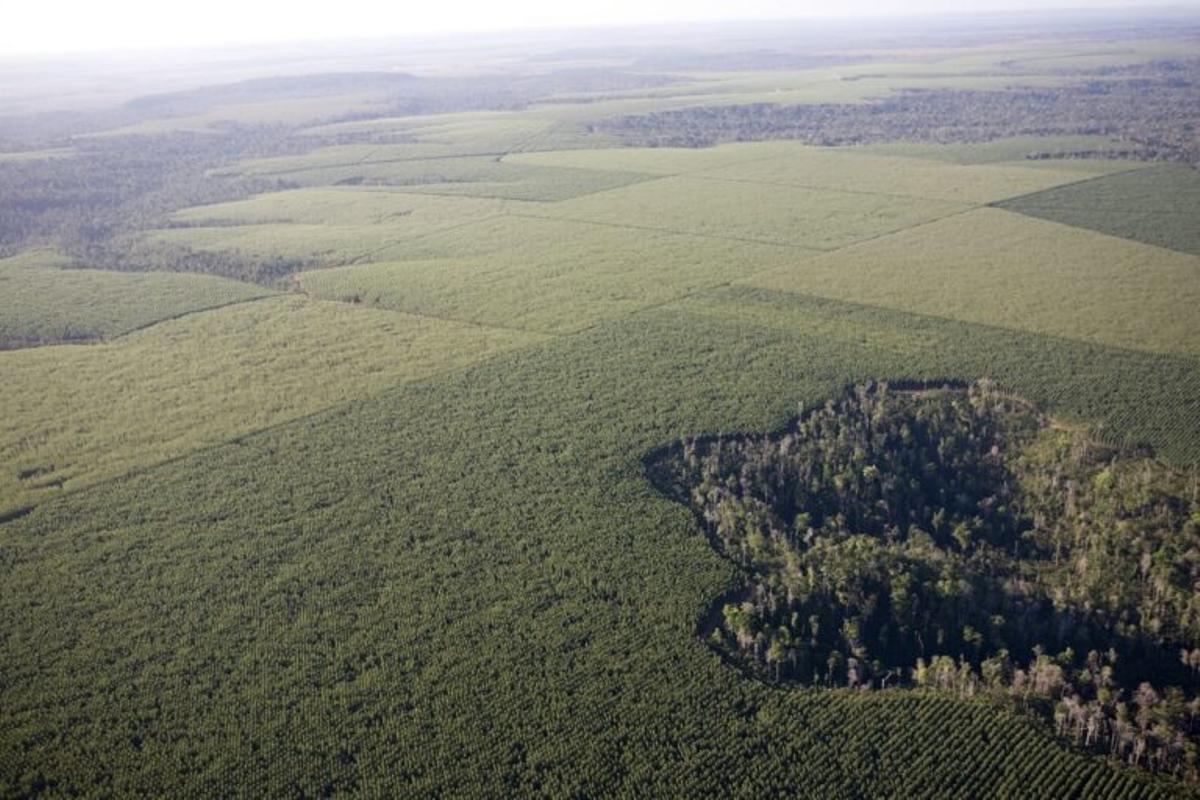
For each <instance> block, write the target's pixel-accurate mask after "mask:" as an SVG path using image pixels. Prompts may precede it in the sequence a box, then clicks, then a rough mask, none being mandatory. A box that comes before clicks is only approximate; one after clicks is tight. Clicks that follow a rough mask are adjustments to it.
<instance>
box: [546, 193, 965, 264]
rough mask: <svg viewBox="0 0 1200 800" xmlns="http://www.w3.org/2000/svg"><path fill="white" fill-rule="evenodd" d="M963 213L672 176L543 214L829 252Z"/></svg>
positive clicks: (934, 203)
mask: <svg viewBox="0 0 1200 800" xmlns="http://www.w3.org/2000/svg"><path fill="white" fill-rule="evenodd" d="M964 208H966V206H964V205H962V204H959V203H953V202H949V201H945V200H913V199H910V198H896V197H885V196H882V195H871V194H860V193H857V192H843V191H838V190H834V189H819V190H818V189H802V188H797V187H793V186H782V185H775V184H761V183H734V182H728V181H709V180H702V179H698V178H691V177H678V178H663V179H662V180H657V181H651V182H648V183H643V184H638V185H634V186H628V187H625V188H623V189H619V190H614V191H611V192H604V193H603V194H597V195H593V196H590V197H581V198H578V199H576V200H569V201H566V202H562V203H557V204H555V205H554V206H551V207H549V208H547V209H546V213H547V214H549V215H552V216H556V217H560V218H563V219H575V220H586V221H589V222H601V223H606V224H610V225H620V226H628V227H630V228H641V227H646V228H653V229H655V230H664V231H676V232H682V233H692V234H696V235H699V236H715V237H721V238H727V239H735V240H736V239H741V240H749V241H756V242H764V243H772V244H787V245H796V246H799V247H805V248H811V249H831V248H835V247H841V246H844V245H847V244H850V243H852V242H854V241H857V240H860V239H866V238H870V237H873V236H880V235H883V234H886V233H891V232H893V231H897V230H901V229H904V228H907V227H910V226H912V225H916V224H919V223H922V222H928V221H931V220H934V219H937V218H939V217H945V216H949V215H951V214H955V213H957V212H959V211H962V210H963V209H964Z"/></svg>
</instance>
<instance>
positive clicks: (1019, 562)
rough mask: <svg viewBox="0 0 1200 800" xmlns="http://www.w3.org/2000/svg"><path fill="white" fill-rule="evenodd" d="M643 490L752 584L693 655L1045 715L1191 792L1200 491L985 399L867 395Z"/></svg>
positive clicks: (720, 613) (689, 464)
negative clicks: (688, 511) (706, 652)
mask: <svg viewBox="0 0 1200 800" xmlns="http://www.w3.org/2000/svg"><path fill="white" fill-rule="evenodd" d="M1039 427H1040V428H1042V429H1041V430H1039ZM649 470H650V474H651V475H652V476H654V477H655V479H656V481H657V482H658V483H659V484H660V485H661V486H662V487H663V488H664V489H665V490H667V491H669V492H670V493H671V494H673V495H674V496H676V497H677V498H678V499H680V500H681V501H682V502H684V503H687V504H688V505H690V506H691V508H692V509H693V510H694V511H695V513H696V515H697V517H698V518H699V520H700V521H701V523H702V525H703V526H704V527H705V529H706V530H707V532H708V534H709V536H710V537H711V538H712V539H713V541H714V543H715V544H716V546H717V547H718V548H719V549H720V550H721V551H722V552H723V553H724V554H725V555H726V556H727V557H729V558H731V559H732V560H734V561H735V562H736V563H738V564H739V565H740V566H741V567H742V568H743V569H744V570H745V571H746V573H747V576H748V582H747V585H746V587H745V588H744V589H743V590H741V591H740V592H739V593H738V596H736V597H735V598H733V599H731V600H729V601H727V602H726V601H721V602H720V603H719V605H718V607H717V609H715V611H716V612H717V613H714V614H712V615H711V616H710V619H709V620H708V622H707V624H706V626H705V628H704V629H702V635H703V637H704V638H706V639H707V640H708V641H710V642H711V643H712V644H713V645H714V646H716V647H717V648H718V649H719V650H721V651H723V652H725V653H727V654H729V655H731V656H732V657H734V658H735V659H736V660H737V661H738V662H739V663H742V664H744V665H745V666H746V667H747V668H748V669H750V670H751V671H752V672H754V673H757V674H759V675H762V676H764V677H768V678H771V679H773V680H777V681H778V680H794V681H799V682H803V683H819V684H824V685H831V686H847V687H849V688H853V689H871V688H887V687H888V686H889V685H890V686H897V685H902V684H906V683H910V682H911V683H915V684H916V685H918V686H936V687H939V688H942V689H948V690H954V691H956V692H958V693H959V694H960V695H974V694H976V693H978V692H983V691H986V692H989V693H991V694H993V695H998V696H1013V697H1019V698H1020V699H1021V700H1022V701H1023V702H1024V703H1026V704H1029V703H1031V702H1033V703H1034V705H1035V706H1037V705H1041V706H1042V707H1043V709H1044V710H1046V711H1049V710H1050V708H1051V703H1054V702H1058V703H1059V704H1060V705H1059V706H1058V707H1057V708H1056V709H1055V710H1056V712H1058V713H1060V714H1061V715H1062V717H1061V719H1060V720H1059V722H1060V728H1061V729H1063V730H1064V731H1065V730H1073V731H1074V732H1075V737H1076V739H1077V740H1079V741H1080V742H1081V743H1084V744H1086V745H1087V746H1089V747H1090V748H1092V749H1094V750H1097V751H1098V752H1102V753H1112V754H1113V755H1115V756H1118V757H1122V758H1125V759H1127V760H1128V761H1130V763H1135V764H1144V765H1146V766H1148V767H1151V768H1153V769H1156V770H1163V771H1167V772H1171V773H1174V774H1178V775H1188V776H1195V774H1196V770H1197V766H1198V765H1197V753H1198V749H1197V745H1196V742H1195V739H1196V737H1197V735H1198V734H1200V729H1198V728H1197V726H1196V725H1195V723H1194V718H1195V715H1196V713H1198V712H1200V699H1195V698H1196V689H1197V685H1198V682H1197V680H1196V671H1197V670H1200V647H1198V646H1197V645H1200V620H1197V619H1195V618H1194V615H1193V614H1192V613H1191V610H1190V608H1191V604H1192V601H1193V597H1194V595H1195V593H1196V591H1197V589H1200V571H1198V570H1197V568H1196V567H1195V566H1194V565H1195V564H1196V563H1197V562H1198V561H1200V505H1197V501H1196V498H1197V496H1198V493H1200V479H1191V480H1187V479H1183V478H1181V477H1179V476H1177V475H1175V474H1173V473H1172V472H1171V471H1169V470H1166V469H1164V468H1163V467H1161V466H1160V465H1158V464H1155V463H1154V462H1152V461H1150V460H1149V459H1148V458H1146V457H1145V456H1141V455H1137V454H1131V453H1120V452H1118V451H1114V450H1111V449H1109V448H1106V447H1103V446H1099V445H1096V444H1094V443H1092V442H1091V441H1090V440H1089V439H1088V438H1087V437H1086V435H1085V434H1083V433H1080V432H1062V431H1057V430H1054V429H1052V428H1050V427H1048V422H1047V421H1045V420H1039V419H1038V418H1037V416H1036V415H1035V414H1034V413H1033V411H1032V409H1030V408H1028V407H1027V406H1026V405H1025V404H1024V403H1022V402H1021V401H1019V400H1016V399H1014V398H1011V397H1009V396H1006V395H1003V394H1000V393H997V392H995V391H994V389H993V388H992V387H991V386H990V385H988V384H986V383H983V384H978V385H974V386H972V387H971V388H970V389H969V390H968V391H961V390H949V389H946V390H940V391H939V390H922V391H918V392H897V391H894V390H890V389H889V387H888V386H887V385H886V384H880V385H878V386H875V385H866V386H860V387H858V388H857V389H856V390H855V391H853V392H848V393H847V394H845V395H844V396H842V397H840V398H838V399H836V400H834V401H830V402H828V403H826V405H825V406H824V407H823V408H818V409H814V410H812V411H810V412H808V413H806V414H804V415H803V416H801V417H800V418H799V419H798V420H796V421H795V422H794V423H793V424H792V425H789V426H788V427H787V428H786V429H785V430H784V431H782V432H780V433H777V434H770V435H763V436H736V437H715V438H710V439H703V440H699V441H692V440H687V439H685V440H683V442H682V443H681V444H680V445H678V446H677V447H675V448H673V449H672V450H669V451H667V452H666V453H664V454H663V455H662V456H660V457H658V458H656V459H654V460H652V461H651V463H650V465H649ZM1046 653H1057V654H1060V655H1058V656H1057V658H1056V659H1054V660H1053V661H1051V660H1050V659H1049V658H1048V657H1047V656H1045V655H1043V654H1046ZM1104 653H1107V655H1101V654H1104ZM1181 653H1182V657H1181V656H1180V654H1181ZM1085 654H1086V658H1085ZM1150 682H1153V684H1154V685H1155V687H1157V691H1156V690H1155V688H1154V687H1152V686H1151V685H1150ZM1173 686H1174V687H1175V688H1172V687H1173ZM1178 687H1182V690H1181V689H1180V688H1178ZM1189 698H1192V699H1194V702H1187V700H1188V699H1189ZM1133 705H1136V706H1137V709H1136V710H1135V709H1134V708H1133Z"/></svg>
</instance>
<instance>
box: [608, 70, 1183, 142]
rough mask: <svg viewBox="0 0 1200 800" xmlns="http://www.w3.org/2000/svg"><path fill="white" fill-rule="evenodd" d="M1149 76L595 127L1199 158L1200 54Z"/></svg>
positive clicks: (688, 114) (655, 136)
mask: <svg viewBox="0 0 1200 800" xmlns="http://www.w3.org/2000/svg"><path fill="white" fill-rule="evenodd" d="M1145 72H1146V74H1145V75H1140V76H1139V77H1136V78H1135V77H1128V76H1121V77H1119V78H1113V77H1103V78H1101V77H1097V78H1094V79H1092V80H1089V81H1088V82H1086V83H1082V84H1077V85H1072V86H1063V87H1055V88H1022V87H1014V88H1011V89H1005V90H1001V91H981V90H969V89H964V90H958V89H944V90H942V89H921V90H909V91H905V92H903V93H901V94H898V95H896V96H893V97H888V98H885V99H881V100H876V101H873V102H870V103H865V104H862V105H851V104H832V103H826V104H812V105H798V106H781V105H776V104H771V103H755V104H748V105H729V106H693V107H690V108H683V109H677V110H669V111H656V112H651V113H648V114H640V115H630V116H624V117H619V118H617V119H613V120H607V121H605V122H602V123H599V124H598V125H597V126H596V129H597V130H599V131H602V132H606V133H612V134H615V135H617V136H620V137H622V138H624V139H625V140H626V141H628V142H629V143H630V144H638V145H648V146H674V147H706V146H709V145H714V144H718V143H720V142H743V141H762V140H768V139H797V140H800V141H803V142H808V143H810V144H819V145H851V144H871V143H876V142H887V141H896V140H905V141H918V142H922V141H931V142H943V143H950V142H982V141H988V140H991V139H999V138H1003V137H1009V136H1054V135H1080V134H1084V135H1086V134H1104V135H1111V136H1115V137H1119V138H1120V139H1121V140H1122V141H1123V143H1124V146H1122V147H1118V148H1115V149H1114V150H1113V151H1111V152H1109V151H1105V152H1099V153H1091V152H1084V153H1077V154H1075V155H1077V156H1084V157H1088V156H1102V157H1103V156H1121V157H1125V158H1139V159H1147V160H1159V159H1169V160H1172V161H1183V162H1187V163H1191V164H1197V163H1200V144H1198V143H1197V139H1196V134H1195V130H1196V125H1197V123H1200V92H1197V91H1196V86H1197V83H1198V82H1200V60H1190V61H1182V62H1180V61H1176V62H1163V63H1161V64H1156V65H1150V66H1148V67H1146V68H1145ZM1029 155H1031V156H1033V157H1038V155H1039V154H1036V153H1031V154H1029Z"/></svg>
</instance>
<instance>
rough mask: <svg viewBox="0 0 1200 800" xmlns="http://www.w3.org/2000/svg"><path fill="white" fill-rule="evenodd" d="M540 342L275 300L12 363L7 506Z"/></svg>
mask: <svg viewBox="0 0 1200 800" xmlns="http://www.w3.org/2000/svg"><path fill="white" fill-rule="evenodd" d="M533 341H537V337H535V336H532V335H529V334H520V333H514V332H511V331H500V330H492V329H488V328H481V327H477V326H468V325H461V324H456V323H453V322H444V321H441V320H431V319H424V318H420V317H412V316H407V315H403V314H396V313H392V312H386V311H372V310H368V309H355V308H351V307H349V306H347V305H344V304H340V303H322V302H318V301H312V300H307V299H304V298H298V297H278V298H267V299H263V300H259V301H256V302H253V303H246V304H239V305H236V306H230V307H228V308H223V309H218V310H215V311H210V312H205V313H201V314H191V315H188V316H186V317H181V318H180V319H177V320H173V321H170V322H164V323H162V324H159V325H155V326H153V327H152V328H149V329H147V330H144V331H140V332H138V333H135V334H131V335H129V336H126V337H123V338H122V339H120V340H118V341H116V342H113V343H111V344H104V345H98V346H95V347H88V348H62V347H43V348H37V349H33V350H19V351H13V352H8V353H3V354H0V368H2V369H3V372H4V374H5V376H6V383H7V388H6V390H5V392H4V393H3V397H2V398H0V410H2V411H3V413H2V414H0V418H2V419H3V423H2V427H0V460H2V461H3V463H4V464H5V465H6V469H5V470H4V472H3V474H0V506H3V507H4V508H12V507H14V506H20V505H24V504H28V503H30V502H33V501H38V500H44V499H46V498H47V497H48V496H50V495H51V494H54V493H57V492H59V491H60V490H64V489H66V490H70V489H75V488H78V487H80V486H86V485H89V484H93V483H95V482H97V481H99V480H102V479H105V478H110V477H113V476H116V475H120V474H123V473H125V472H128V471H129V470H131V469H135V468H144V467H147V466H150V465H152V464H155V463H158V462H160V461H164V460H166V459H169V458H174V457H177V456H180V455H182V454H185V453H188V452H190V451H192V450H195V449H197V448H201V447H204V446H207V445H211V444H214V443H217V442H221V441H226V440H228V439H230V438H232V437H235V436H240V435H243V434H246V433H248V432H250V431H254V430H258V429H260V428H265V427H269V426H272V425H277V424H279V423H280V422H284V421H286V420H291V419H296V418H297V417H302V416H304V415H306V414H311V413H313V412H314V411H317V410H319V409H322V408H326V407H329V406H332V405H337V404H340V403H345V402H348V401H350V400H352V399H353V398H356V397H360V396H363V395H369V394H372V393H374V392H378V391H380V390H381V389H384V388H386V387H389V386H393V385H395V384H396V383H399V382H402V381H406V380H416V379H420V378H425V377H428V376H430V375H433V374H436V373H438V372H442V371H444V370H448V369H455V368H460V367H462V366H465V365H467V364H470V363H473V362H475V361H478V360H479V359H481V358H484V357H487V356H489V355H492V354H494V353H496V352H502V351H504V350H506V349H511V348H513V347H518V346H521V345H524V344H528V343H530V342H533ZM134 389H136V391H135V390H134Z"/></svg>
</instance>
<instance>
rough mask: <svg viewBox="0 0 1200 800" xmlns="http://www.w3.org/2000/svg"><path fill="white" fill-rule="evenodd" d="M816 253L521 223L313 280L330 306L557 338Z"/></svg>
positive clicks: (475, 230) (495, 222)
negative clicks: (351, 305) (357, 305)
mask: <svg viewBox="0 0 1200 800" xmlns="http://www.w3.org/2000/svg"><path fill="white" fill-rule="evenodd" d="M804 252H807V251H798V250H797V249H796V248H792V247H780V246H774V245H769V244H755V243H747V242H742V241H737V240H730V239H725V238H721V237H716V238H708V237H698V236H690V235H678V234H670V233H664V232H660V231H654V230H629V229H625V228H622V227H617V226H611V225H594V224H588V223H581V222H571V221H563V220H557V219H542V218H537V217H525V216H517V215H509V216H504V217H499V218H496V219H492V220H488V221H484V222H481V223H479V224H477V225H471V226H467V227H463V228H459V229H456V230H454V231H449V232H446V233H444V234H441V235H433V236H428V237H425V238H424V239H422V240H421V241H420V242H418V243H412V244H409V245H400V246H397V247H395V248H392V249H391V250H390V251H384V252H382V253H380V254H378V257H379V258H381V259H386V258H387V257H388V256H389V254H390V255H391V257H393V258H406V259H407V260H403V261H386V260H384V261H380V262H378V263H371V264H362V265H355V266H350V267H340V268H335V269H328V270H318V271H312V272H305V273H303V274H301V275H300V276H299V283H300V285H301V286H302V287H303V289H304V290H305V291H307V292H310V293H312V294H314V295H317V296H319V297H327V298H331V299H338V300H347V301H350V302H361V303H367V304H369V305H377V306H382V307H384V308H393V309H397V310H400V311H408V312H412V313H418V314H429V315H432V316H437V317H448V318H454V319H460V320H466V321H471V322H478V323H483V324H489V325H498V326H503V327H515V328H522V329H528V330H536V331H543V332H547V333H565V332H570V331H576V330H580V329H581V328H586V327H589V326H591V325H594V324H596V323H597V322H599V321H601V320H604V319H608V318H611V317H616V316H622V315H624V314H628V313H630V312H632V311H636V310H638V309H642V308H647V307H651V306H655V305H658V304H661V303H664V302H666V301H669V300H671V299H674V298H677V297H680V296H682V295H684V294H687V293H689V292H692V291H696V290H697V289H701V288H704V287H706V286H711V285H714V284H717V283H722V282H725V281H728V280H730V279H731V278H734V277H737V276H740V275H747V274H750V273H752V272H754V271H757V270H762V269H769V268H771V267H779V266H782V265H785V264H791V263H793V262H795V261H796V260H797V259H798V258H800V257H801V256H802V254H803V253H804Z"/></svg>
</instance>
